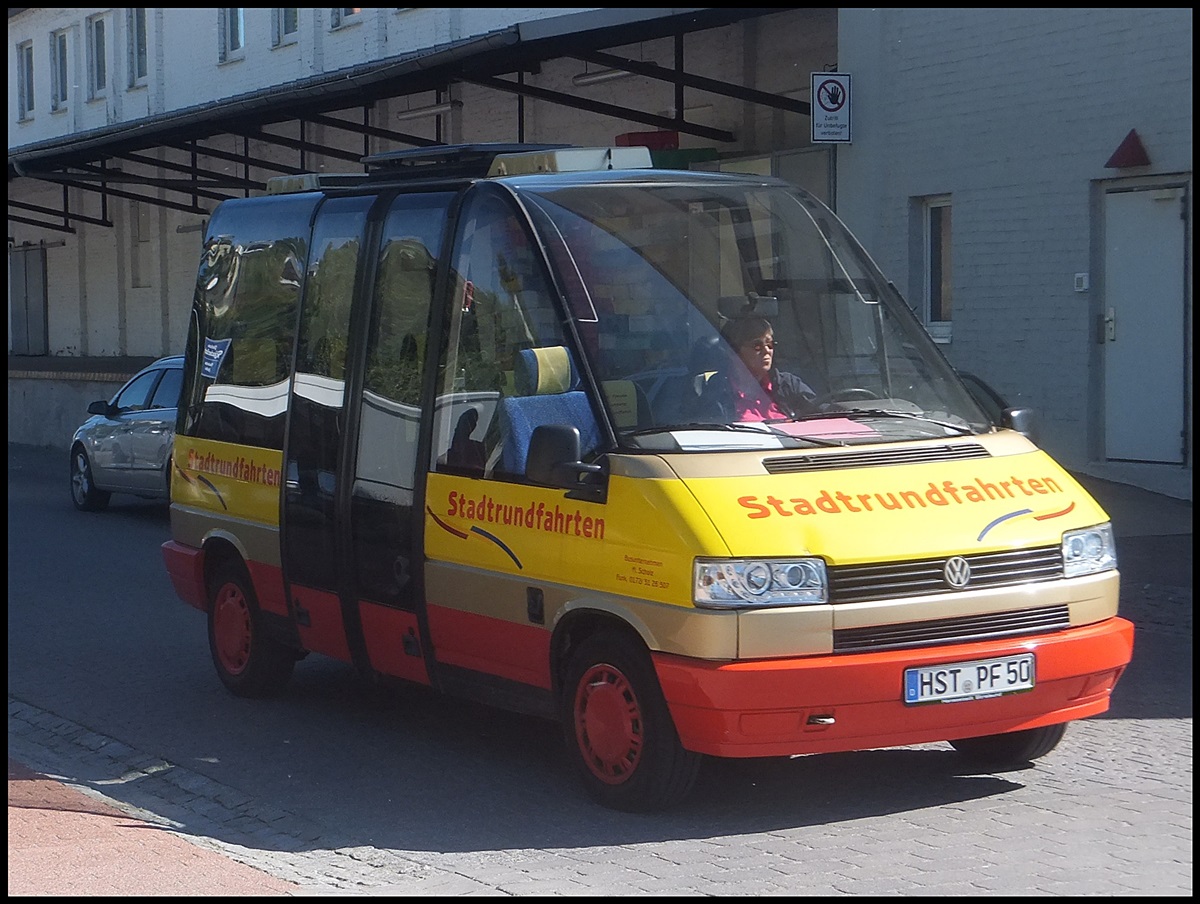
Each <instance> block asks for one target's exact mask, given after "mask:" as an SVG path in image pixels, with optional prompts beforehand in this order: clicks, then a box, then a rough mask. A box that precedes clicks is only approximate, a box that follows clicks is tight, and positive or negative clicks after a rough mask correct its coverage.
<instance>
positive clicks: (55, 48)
mask: <svg viewBox="0 0 1200 904" xmlns="http://www.w3.org/2000/svg"><path fill="white" fill-rule="evenodd" d="M70 85H71V82H70V79H69V78H68V77H67V33H66V32H65V31H56V32H55V33H54V34H52V35H51V36H50V109H51V110H62V109H64V108H65V107H66V106H67V89H68V88H69V87H70Z"/></svg>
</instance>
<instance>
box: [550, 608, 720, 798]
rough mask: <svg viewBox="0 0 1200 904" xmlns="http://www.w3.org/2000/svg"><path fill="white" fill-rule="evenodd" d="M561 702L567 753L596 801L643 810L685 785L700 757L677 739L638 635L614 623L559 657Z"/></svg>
mask: <svg viewBox="0 0 1200 904" xmlns="http://www.w3.org/2000/svg"><path fill="white" fill-rule="evenodd" d="M561 705H562V712H561V719H562V727H563V734H564V738H565V740H566V744H567V749H568V751H569V755H570V757H571V759H572V760H573V761H574V763H575V766H576V769H577V770H578V772H579V774H580V776H581V777H582V779H583V783H584V786H585V788H586V789H587V792H588V794H589V795H591V797H592V798H593V799H594V800H595V801H596V802H597V803H600V804H603V805H604V806H606V807H611V808H613V809H615V810H624V811H627V812H632V813H644V812H650V811H653V810H661V809H665V808H667V807H670V806H672V805H674V804H676V803H678V802H679V801H681V800H683V798H684V797H686V796H687V794H688V792H689V791H690V790H691V789H692V786H693V785H694V784H695V781H696V776H697V774H698V773H699V770H700V763H701V761H702V757H701V755H700V754H697V753H692V752H691V751H688V750H684V749H683V746H682V745H681V744H680V743H679V735H678V734H677V733H676V731H675V723H674V722H673V721H672V719H671V713H670V711H669V710H668V709H667V703H666V700H665V699H663V695H662V690H661V688H660V687H659V683H658V676H657V675H656V674H655V672H654V664H653V663H652V662H651V661H650V654H649V652H648V651H647V650H646V648H645V647H643V646H642V645H641V644H640V643H635V642H634V641H633V640H632V639H630V638H628V637H626V636H624V635H622V634H620V633H618V632H615V631H603V632H601V633H599V634H595V635H593V636H591V637H589V638H587V639H586V640H585V641H584V642H583V643H581V644H580V645H579V648H578V649H577V650H575V652H574V653H573V654H572V655H571V658H570V661H569V662H568V664H567V669H566V675H565V680H564V684H563V696H562V704H561Z"/></svg>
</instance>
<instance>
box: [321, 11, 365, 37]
mask: <svg viewBox="0 0 1200 904" xmlns="http://www.w3.org/2000/svg"><path fill="white" fill-rule="evenodd" d="M361 16H362V7H360V6H359V7H352V6H340V7H338V8H337V9H330V10H329V30H330V31H336V30H337V29H339V28H348V27H349V26H351V25H357V24H358V23H359V22H361V21H362V18H361Z"/></svg>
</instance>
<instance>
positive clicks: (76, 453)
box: [71, 446, 112, 512]
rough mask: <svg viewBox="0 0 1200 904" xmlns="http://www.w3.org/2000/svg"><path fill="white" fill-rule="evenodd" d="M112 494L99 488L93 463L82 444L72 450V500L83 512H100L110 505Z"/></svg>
mask: <svg viewBox="0 0 1200 904" xmlns="http://www.w3.org/2000/svg"><path fill="white" fill-rule="evenodd" d="M111 496H112V494H111V493H109V492H107V491H105V490H101V489H99V488H98V487H97V486H96V484H95V482H94V481H93V480H92V463H91V461H90V460H89V459H88V455H87V452H85V451H84V450H83V447H82V446H76V447H75V448H74V449H72V450H71V502H73V503H74V504H75V508H77V509H79V511H81V512H98V511H101V510H102V509H103V508H104V507H105V506H107V505H108V500H109V499H110V498H111Z"/></svg>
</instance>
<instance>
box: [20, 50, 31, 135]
mask: <svg viewBox="0 0 1200 904" xmlns="http://www.w3.org/2000/svg"><path fill="white" fill-rule="evenodd" d="M33 110H34V94H33V41H22V42H21V43H20V44H18V45H17V119H18V121H24V120H27V119H32V118H33Z"/></svg>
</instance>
